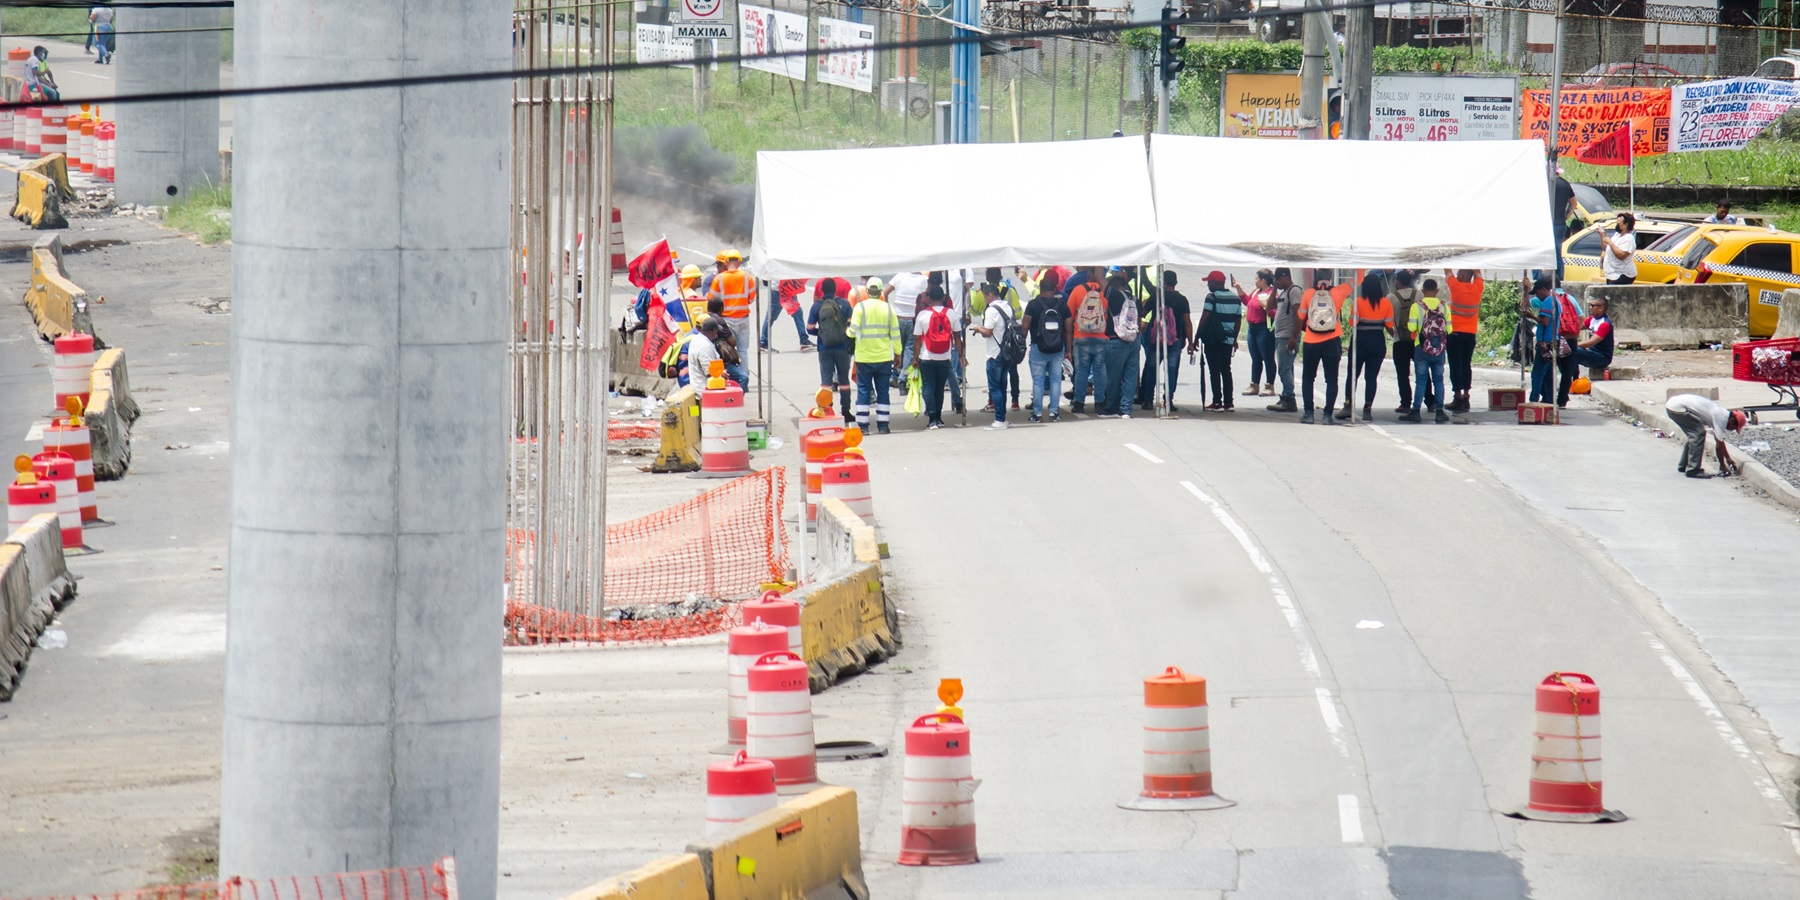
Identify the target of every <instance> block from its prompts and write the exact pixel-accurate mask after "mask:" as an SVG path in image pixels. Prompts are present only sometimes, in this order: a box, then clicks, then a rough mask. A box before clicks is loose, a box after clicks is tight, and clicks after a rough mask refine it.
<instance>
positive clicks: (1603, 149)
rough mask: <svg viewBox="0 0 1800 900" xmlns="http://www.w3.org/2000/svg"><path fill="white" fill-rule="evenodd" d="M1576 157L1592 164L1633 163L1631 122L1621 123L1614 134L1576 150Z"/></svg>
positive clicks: (1622, 164) (1626, 164)
mask: <svg viewBox="0 0 1800 900" xmlns="http://www.w3.org/2000/svg"><path fill="white" fill-rule="evenodd" d="M1575 159H1576V160H1578V161H1580V162H1584V163H1587V164H1588V165H1591V166H1629V165H1631V123H1630V122H1626V123H1624V124H1621V125H1620V126H1619V127H1618V128H1616V129H1614V130H1613V133H1612V134H1609V135H1607V136H1606V137H1603V138H1601V139H1599V140H1597V141H1595V142H1593V143H1591V144H1588V145H1586V146H1584V147H1582V148H1581V149H1579V150H1576V151H1575Z"/></svg>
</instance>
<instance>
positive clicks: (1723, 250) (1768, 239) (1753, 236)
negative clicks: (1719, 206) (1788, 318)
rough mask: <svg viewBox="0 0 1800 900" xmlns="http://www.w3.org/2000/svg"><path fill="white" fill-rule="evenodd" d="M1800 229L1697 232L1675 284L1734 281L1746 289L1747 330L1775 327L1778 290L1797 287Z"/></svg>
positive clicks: (1761, 333) (1755, 333) (1764, 331)
mask: <svg viewBox="0 0 1800 900" xmlns="http://www.w3.org/2000/svg"><path fill="white" fill-rule="evenodd" d="M1797 262H1800V234H1795V233H1793V232H1791V231H1776V230H1774V229H1772V228H1748V227H1744V226H1737V227H1725V228H1722V229H1718V230H1716V231H1708V232H1707V233H1705V234H1702V235H1700V236H1699V238H1698V239H1697V240H1695V241H1694V242H1693V244H1691V245H1690V246H1689V247H1688V249H1687V252H1686V253H1685V254H1683V255H1682V257H1681V268H1680V270H1679V271H1678V273H1677V274H1676V276H1675V282H1676V283H1677V284H1728V283H1734V282H1735V283H1738V284H1742V285H1744V286H1745V287H1747V288H1748V289H1749V291H1750V336H1751V337H1752V338H1766V337H1768V336H1769V335H1771V334H1774V333H1775V323H1776V320H1777V319H1779V318H1780V317H1781V292H1782V291H1785V290H1791V289H1795V288H1800V274H1796V271H1795V263H1797Z"/></svg>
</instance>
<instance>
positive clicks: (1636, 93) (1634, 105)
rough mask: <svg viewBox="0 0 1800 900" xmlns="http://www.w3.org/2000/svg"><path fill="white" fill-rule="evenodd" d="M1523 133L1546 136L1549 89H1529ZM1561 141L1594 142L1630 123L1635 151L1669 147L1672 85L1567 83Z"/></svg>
mask: <svg viewBox="0 0 1800 900" xmlns="http://www.w3.org/2000/svg"><path fill="white" fill-rule="evenodd" d="M1524 95H1525V96H1524V102H1523V106H1524V109H1523V110H1522V112H1523V115H1522V116H1520V122H1521V125H1520V136H1521V137H1523V138H1525V139H1526V140H1539V141H1542V140H1547V139H1548V137H1549V134H1550V92H1549V91H1525V92H1524ZM1558 119H1559V121H1560V123H1561V128H1560V133H1559V134H1558V135H1557V146H1559V147H1561V148H1563V149H1564V150H1570V149H1573V148H1575V147H1581V146H1585V145H1587V144H1592V143H1595V142H1597V141H1600V140H1604V139H1605V138H1607V137H1609V136H1611V135H1612V133H1613V132H1614V131H1617V130H1618V129H1619V126H1620V125H1625V124H1629V125H1630V126H1631V151H1632V155H1633V156H1655V155H1657V154H1661V153H1667V152H1669V89H1668V88H1647V87H1609V88H1577V87H1570V88H1563V89H1562V108H1561V109H1560V110H1559V111H1558Z"/></svg>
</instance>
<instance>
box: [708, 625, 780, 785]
mask: <svg viewBox="0 0 1800 900" xmlns="http://www.w3.org/2000/svg"><path fill="white" fill-rule="evenodd" d="M787 642H788V637H787V629H786V628H782V627H781V626H779V625H774V624H770V623H767V622H751V623H750V624H748V625H742V626H739V627H737V628H733V629H731V631H730V632H729V633H727V635H726V637H725V744H724V746H721V747H718V748H716V749H714V750H713V752H714V753H724V754H731V753H734V752H736V751H738V750H742V749H744V716H745V715H746V714H747V713H748V712H749V709H750V666H751V665H753V664H754V663H755V662H756V661H757V660H759V659H761V658H763V657H764V656H765V655H767V654H770V653H778V652H780V651H783V650H786V649H787Z"/></svg>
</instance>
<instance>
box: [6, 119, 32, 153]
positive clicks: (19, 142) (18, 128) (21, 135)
mask: <svg viewBox="0 0 1800 900" xmlns="http://www.w3.org/2000/svg"><path fill="white" fill-rule="evenodd" d="M27 118H29V117H28V115H27V111H26V110H23V109H21V110H18V111H17V112H14V113H13V115H12V127H11V128H10V129H9V130H8V131H7V133H8V134H10V135H12V141H11V143H8V144H7V145H6V149H8V150H17V151H19V152H21V153H23V152H24V151H25V121H26V119H27Z"/></svg>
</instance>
